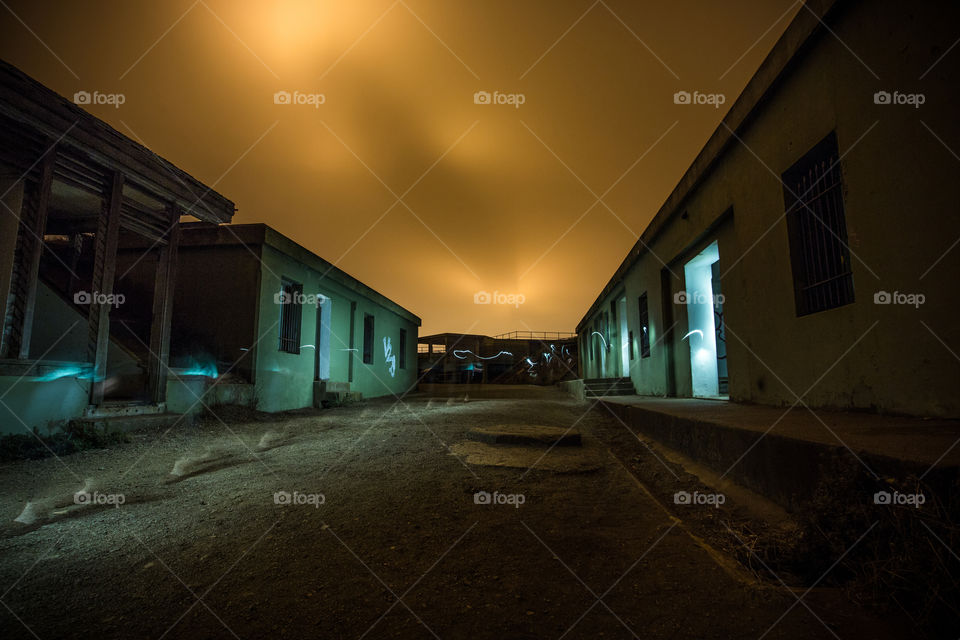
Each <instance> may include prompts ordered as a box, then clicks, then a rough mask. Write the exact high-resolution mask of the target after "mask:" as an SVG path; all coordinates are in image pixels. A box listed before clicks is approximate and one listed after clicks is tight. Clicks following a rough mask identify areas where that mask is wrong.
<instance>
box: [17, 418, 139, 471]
mask: <svg viewBox="0 0 960 640" xmlns="http://www.w3.org/2000/svg"><path fill="white" fill-rule="evenodd" d="M129 441H130V437H129V436H128V435H127V434H126V433H123V432H121V431H110V432H106V431H102V430H100V429H97V428H96V427H94V426H93V425H89V424H79V423H71V424H69V425H68V426H67V427H66V428H65V429H64V430H62V431H57V432H56V433H53V434H51V435H48V436H45V435H42V434H41V433H40V432H39V431H38V430H37V429H36V428H34V430H33V432H32V433H30V434H26V433H14V434H9V435H5V436H2V437H0V461H2V462H10V461H14V460H39V459H40V458H46V457H48V456H52V455H57V456H64V455H69V454H71V453H76V452H77V451H84V450H86V449H105V448H107V447H110V446H111V445H116V444H121V443H124V442H129Z"/></svg>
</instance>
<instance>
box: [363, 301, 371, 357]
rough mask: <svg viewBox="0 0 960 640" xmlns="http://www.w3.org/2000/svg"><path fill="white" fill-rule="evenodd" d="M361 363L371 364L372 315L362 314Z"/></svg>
mask: <svg viewBox="0 0 960 640" xmlns="http://www.w3.org/2000/svg"><path fill="white" fill-rule="evenodd" d="M363 364H373V316H372V315H370V314H369V313H365V314H363Z"/></svg>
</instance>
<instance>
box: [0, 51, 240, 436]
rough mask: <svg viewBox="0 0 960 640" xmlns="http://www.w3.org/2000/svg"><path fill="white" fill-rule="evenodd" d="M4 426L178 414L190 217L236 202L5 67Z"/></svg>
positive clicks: (212, 217) (0, 370)
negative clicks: (175, 342) (176, 348)
mask: <svg viewBox="0 0 960 640" xmlns="http://www.w3.org/2000/svg"><path fill="white" fill-rule="evenodd" d="M0 197H2V204H3V207H2V211H0V305H2V306H0V311H2V333H0V398H2V400H0V432H3V433H28V430H31V429H34V428H36V429H39V430H41V432H43V430H45V429H47V428H51V429H52V428H56V427H60V426H63V425H64V424H65V423H67V422H68V421H70V420H89V421H102V420H109V419H112V418H119V419H129V418H131V417H134V416H141V417H143V416H146V417H150V418H157V419H158V420H159V421H161V422H162V421H165V420H168V419H171V418H172V419H176V418H177V417H178V416H177V414H178V413H180V412H183V411H186V410H187V409H188V408H189V407H190V406H191V405H195V404H197V403H196V402H195V401H194V400H193V399H191V398H190V397H189V393H186V389H185V387H184V382H183V380H181V378H180V377H179V375H178V374H179V373H180V372H178V371H176V370H171V368H170V366H169V358H168V353H169V345H170V328H171V314H172V306H171V305H172V303H173V295H174V294H173V292H174V290H175V289H176V287H177V280H178V278H179V279H180V280H190V279H197V278H201V277H202V276H203V274H200V273H196V272H192V271H190V270H181V271H180V272H179V273H177V270H176V269H175V265H176V261H177V251H178V248H179V244H180V234H179V230H180V225H179V224H178V223H179V220H180V218H181V216H192V217H193V218H196V219H199V220H204V221H206V222H208V223H211V224H219V223H222V222H229V221H230V220H231V219H232V217H233V214H234V209H235V207H234V204H233V202H231V201H230V200H227V199H226V198H224V197H223V196H222V195H220V194H219V193H217V192H216V191H214V190H213V189H212V188H211V187H210V186H208V185H205V184H203V183H202V182H200V181H198V180H196V179H194V178H193V177H191V176H189V175H188V174H187V173H186V172H184V171H183V170H181V169H179V168H177V167H175V166H174V165H172V164H170V163H169V162H167V161H166V160H164V159H162V158H159V157H158V156H157V155H156V154H154V153H153V152H152V151H150V150H149V149H146V148H144V147H143V146H141V145H140V144H138V143H136V142H134V141H133V140H131V139H129V138H127V137H126V136H124V135H122V134H120V133H119V132H117V131H116V130H114V129H113V128H111V127H110V126H108V125H107V124H106V123H104V122H103V121H101V120H98V119H97V118H95V117H93V116H92V115H90V114H89V113H87V112H86V111H84V110H83V109H81V108H80V107H78V106H76V105H75V104H73V103H72V102H70V101H69V100H67V99H66V98H64V97H62V96H60V95H58V94H56V93H55V92H53V91H51V90H50V89H48V88H47V87H44V86H43V85H41V84H40V83H38V82H37V81H35V80H33V79H32V78H30V77H28V76H27V75H25V74H23V73H22V72H21V71H19V70H18V69H16V68H14V67H12V66H10V65H9V64H7V63H5V62H0Z"/></svg>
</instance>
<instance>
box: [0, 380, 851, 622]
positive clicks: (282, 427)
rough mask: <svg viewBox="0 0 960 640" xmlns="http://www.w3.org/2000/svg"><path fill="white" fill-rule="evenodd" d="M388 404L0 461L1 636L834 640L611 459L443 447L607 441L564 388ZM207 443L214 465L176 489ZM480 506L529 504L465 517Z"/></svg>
mask: <svg viewBox="0 0 960 640" xmlns="http://www.w3.org/2000/svg"><path fill="white" fill-rule="evenodd" d="M392 404H393V403H392V401H387V400H378V401H370V402H367V403H364V404H362V405H358V406H354V407H350V408H342V409H333V410H328V411H324V412H318V413H314V414H311V415H295V416H282V417H279V418H271V419H270V420H262V421H261V420H248V421H242V422H233V421H229V426H226V425H224V424H221V423H219V422H217V421H213V422H210V423H206V424H204V425H202V426H200V427H197V428H187V427H182V428H177V429H175V430H173V431H171V432H170V433H168V434H166V435H164V436H163V437H160V434H138V435H136V436H135V438H134V441H133V442H132V443H130V444H128V445H124V446H120V447H118V448H116V449H114V450H110V451H88V452H84V453H80V454H76V455H72V456H68V457H65V458H63V460H62V461H60V460H56V459H52V458H51V459H45V460H42V461H32V462H21V463H14V464H5V465H3V466H2V467H0V483H2V486H3V488H4V490H3V495H2V499H0V518H2V521H3V522H4V523H5V524H4V525H3V528H2V530H0V558H2V560H0V589H2V590H3V591H4V592H5V593H4V595H3V596H2V598H0V600H2V604H4V605H5V607H0V635H2V637H4V638H31V637H34V636H33V635H32V634H36V637H39V638H67V637H73V638H88V637H89V638H110V637H127V638H231V637H239V638H262V637H274V638H275V637H290V638H306V637H316V638H360V637H366V638H388V637H389V638H394V637H398V638H430V637H434V636H436V637H440V638H444V639H452V638H465V637H473V638H507V637H509V638H550V637H552V638H560V637H564V638H597V637H611V638H629V637H634V636H639V637H644V638H649V637H652V638H660V637H663V638H751V639H756V638H758V637H761V636H762V634H764V633H766V635H765V636H763V637H766V638H819V637H823V638H832V637H834V635H833V634H834V631H830V630H828V629H827V627H826V626H825V625H824V624H822V623H821V621H819V620H818V619H817V618H815V617H814V616H813V615H812V614H811V613H810V612H808V611H807V610H806V608H805V607H804V606H803V605H802V604H799V605H798V604H796V598H795V597H794V596H793V595H790V594H788V593H784V592H782V591H776V590H773V589H757V588H755V587H751V586H748V585H746V584H743V583H741V582H739V581H737V580H735V579H733V578H732V577H731V576H730V575H729V574H728V573H727V572H725V571H724V570H723V569H721V568H720V567H719V566H718V564H717V563H716V562H715V561H714V560H713V559H712V558H711V557H710V555H709V554H708V553H707V552H706V551H705V550H704V549H703V548H701V547H700V546H698V545H697V544H696V543H695V542H694V541H693V540H692V539H691V537H690V536H689V535H688V534H687V533H685V532H684V530H683V527H681V526H677V524H676V521H675V520H672V519H671V518H670V517H669V516H668V515H667V514H666V513H664V511H663V510H662V508H661V507H660V506H658V504H657V503H656V502H655V501H654V500H653V499H652V498H651V497H649V496H648V495H647V494H645V493H644V491H643V490H642V489H641V488H640V487H639V486H638V484H637V483H636V482H635V480H634V479H633V478H632V477H631V476H630V474H629V473H628V472H627V471H626V470H625V468H624V467H623V466H621V465H620V464H619V463H618V462H617V461H616V460H615V459H614V458H613V457H612V456H610V457H609V458H608V459H609V462H608V463H605V464H604V466H602V467H601V468H600V469H599V470H597V471H593V472H590V473H584V474H555V473H550V472H545V471H539V470H537V469H534V470H532V471H529V472H525V471H524V470H518V469H507V468H502V467H468V466H467V465H465V464H464V463H463V462H462V461H461V460H460V459H459V458H457V457H455V456H453V455H451V454H450V453H449V452H448V449H447V447H448V446H449V445H452V444H454V443H457V442H459V441H462V440H463V439H464V438H465V435H466V433H467V431H468V430H469V429H470V428H472V427H475V426H478V425H494V424H499V423H504V422H512V423H532V424H545V425H553V426H562V427H568V426H570V425H572V424H574V423H576V424H577V427H578V428H579V429H581V430H582V431H583V433H584V437H585V439H592V441H593V443H594V444H598V442H597V440H596V438H594V437H593V435H592V434H593V433H594V431H595V430H597V429H598V427H601V426H603V427H604V428H606V429H609V428H610V420H611V418H610V417H609V416H604V415H601V414H598V413H595V412H594V413H589V414H586V415H584V410H585V408H586V406H585V405H582V404H577V403H574V402H573V401H572V400H568V399H566V398H565V397H564V396H561V395H559V394H558V395H556V396H555V397H553V398H549V399H537V400H487V399H484V400H475V401H471V402H468V403H463V402H457V403H455V404H447V401H446V400H440V401H429V400H428V399H427V398H414V399H410V400H409V401H408V402H407V404H406V405H405V406H402V407H400V406H397V407H394V408H393V409H391V408H390V407H391V405H392ZM270 431H274V432H276V433H277V436H276V437H273V438H271V437H268V438H267V442H266V443H265V444H266V446H265V447H264V449H265V450H263V451H258V450H257V445H258V444H259V443H260V442H261V439H262V437H263V436H264V434H266V433H268V432H270ZM208 447H212V453H209V451H208V453H209V456H210V457H211V458H212V459H211V460H210V461H208V462H206V463H202V462H201V463H199V467H198V468H196V469H195V470H193V471H192V472H191V469H192V468H191V467H190V465H186V468H187V473H186V475H182V476H179V477H177V476H171V475H169V474H170V471H171V470H172V469H173V466H174V462H175V461H176V460H177V459H180V458H184V457H190V456H194V457H196V456H202V455H203V454H204V452H205V450H206V448H208ZM204 465H205V466H204ZM88 477H92V478H95V479H96V482H97V485H96V486H97V490H98V491H99V492H100V494H101V495H105V496H110V495H116V494H122V495H123V497H124V504H122V506H119V507H115V506H111V505H109V504H104V505H95V506H89V507H83V508H73V509H71V508H67V509H66V513H61V514H59V515H57V514H55V515H53V517H52V519H51V520H49V521H47V522H46V524H43V526H39V525H40V524H41V523H39V522H38V523H37V524H35V525H32V526H27V525H22V524H19V523H14V522H13V519H14V518H15V517H17V515H18V514H19V513H20V512H21V510H22V509H23V507H24V505H25V503H26V501H27V500H36V499H37V498H41V497H49V496H56V495H68V494H70V493H72V492H73V491H76V490H77V489H78V488H79V487H80V485H81V484H82V479H84V478H88ZM477 491H487V492H490V493H491V494H492V493H493V492H495V491H496V492H498V493H499V494H506V495H522V500H523V504H522V505H519V506H514V505H511V504H490V505H481V504H476V503H475V501H474V493H475V492H477ZM276 492H286V493H287V494H289V495H290V496H291V499H290V501H291V502H297V501H300V502H301V503H300V504H277V503H276V502H275V493H276ZM295 492H296V493H295ZM321 495H322V498H321ZM285 497H286V494H281V498H285ZM321 500H322V501H323V504H317V503H319V502H320V501H321ZM519 500H520V499H516V500H512V501H513V502H517V501H519ZM281 501H282V500H281ZM54 511H64V509H54ZM398 598H399V600H398ZM598 598H601V599H600V600H598ZM791 605H793V607H792V608H791ZM788 610H789V613H788V614H787V615H785V616H784V615H783V614H784V612H786V611H788ZM818 615H819V612H818ZM781 616H783V617H782V618H781ZM821 617H823V616H822V615H821ZM825 623H826V624H827V625H838V626H837V629H842V627H843V622H842V621H840V622H837V621H834V620H830V619H827V620H825ZM768 630H769V632H768ZM767 632H768V633H767ZM841 637H844V636H843V635H841Z"/></svg>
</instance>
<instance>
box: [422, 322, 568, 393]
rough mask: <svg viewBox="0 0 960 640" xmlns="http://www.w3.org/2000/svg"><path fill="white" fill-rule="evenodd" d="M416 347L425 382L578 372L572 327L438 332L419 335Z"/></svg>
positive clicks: (500, 380)
mask: <svg viewBox="0 0 960 640" xmlns="http://www.w3.org/2000/svg"><path fill="white" fill-rule="evenodd" d="M417 352H418V353H417V360H418V367H417V368H418V369H419V371H420V378H421V380H422V381H423V382H425V383H452V384H470V383H481V384H487V383H489V384H555V383H557V382H560V381H563V380H570V379H573V378H576V372H577V337H576V334H573V333H564V332H557V331H552V332H546V331H545V332H535V331H512V332H510V333H504V334H500V335H496V336H492V337H491V336H485V335H478V334H469V333H437V334H434V335H430V336H421V337H420V339H419V342H418V345H417Z"/></svg>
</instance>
